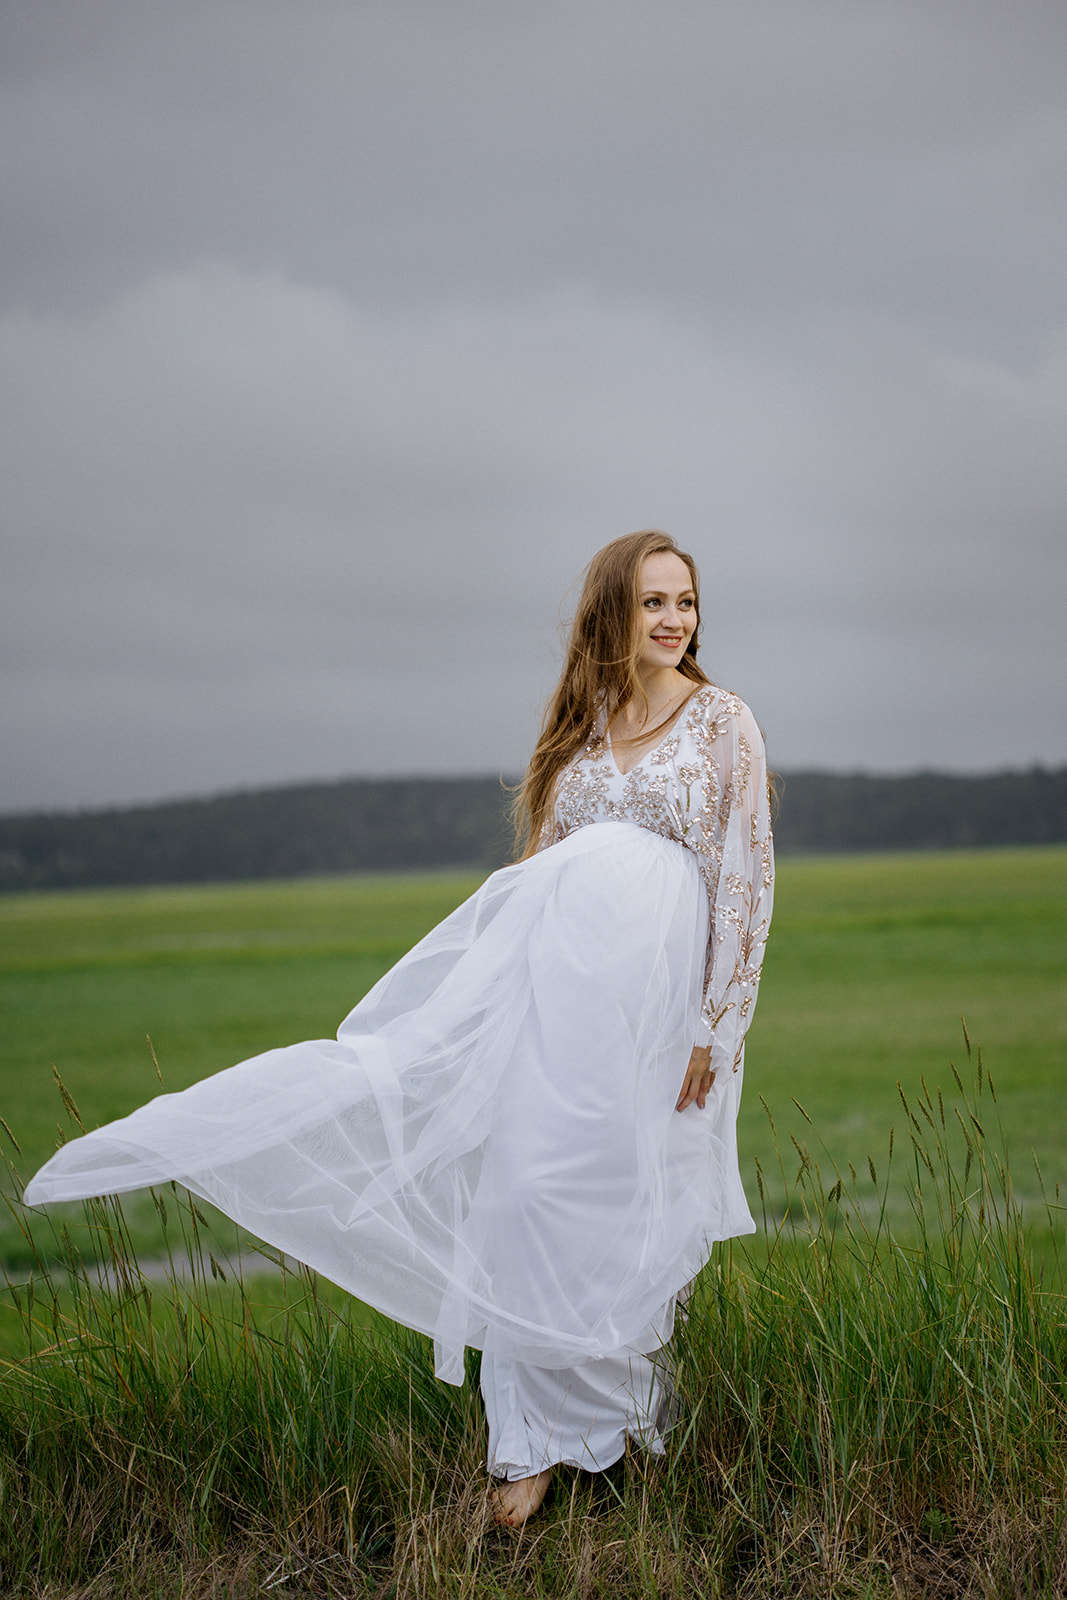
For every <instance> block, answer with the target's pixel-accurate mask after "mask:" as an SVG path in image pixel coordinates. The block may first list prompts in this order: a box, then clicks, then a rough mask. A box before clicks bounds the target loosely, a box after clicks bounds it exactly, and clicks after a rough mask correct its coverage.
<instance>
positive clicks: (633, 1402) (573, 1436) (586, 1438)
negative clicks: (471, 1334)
mask: <svg viewBox="0 0 1067 1600" xmlns="http://www.w3.org/2000/svg"><path fill="white" fill-rule="evenodd" d="M481 1387H482V1397H483V1399H484V1401H485V1414H486V1419H487V1421H488V1423H489V1463H488V1465H489V1471H490V1472H491V1473H492V1474H493V1476H494V1477H497V1478H530V1477H533V1475H534V1473H537V1472H541V1471H543V1470H544V1468H546V1467H551V1466H556V1465H561V1466H568V1467H583V1468H585V1470H586V1471H587V1472H603V1471H604V1469H605V1468H606V1467H610V1466H611V1465H612V1464H613V1463H614V1462H616V1461H618V1459H619V1457H620V1456H621V1455H622V1454H623V1452H624V1450H625V1449H626V1440H627V1438H628V1437H629V1438H633V1439H635V1440H636V1441H637V1442H638V1443H639V1444H641V1445H643V1446H644V1447H645V1448H646V1449H647V1450H650V1451H651V1452H652V1454H653V1455H662V1454H663V1451H664V1443H663V1435H664V1433H666V1431H667V1429H668V1426H669V1424H668V1420H667V1419H668V1413H669V1411H670V1406H671V1398H672V1389H671V1385H670V1380H669V1376H668V1372H667V1368H666V1366H665V1365H664V1358H663V1357H662V1356H661V1357H660V1358H659V1360H658V1361H653V1360H652V1359H651V1358H650V1357H649V1356H646V1355H641V1354H640V1353H639V1352H638V1351H636V1350H620V1351H616V1352H615V1353H614V1354H612V1355H609V1356H601V1357H600V1358H599V1360H596V1361H589V1362H586V1363H583V1365H582V1366H580V1367H564V1368H554V1367H532V1366H528V1365H527V1364H526V1363H525V1362H520V1361H513V1360H511V1359H510V1358H508V1357H506V1356H493V1355H489V1354H486V1355H483V1356H482V1382H481Z"/></svg>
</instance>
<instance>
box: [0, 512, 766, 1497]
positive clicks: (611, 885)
mask: <svg viewBox="0 0 1067 1600" xmlns="http://www.w3.org/2000/svg"><path fill="white" fill-rule="evenodd" d="M698 618H699V597H698V589H697V572H696V568H695V565H694V563H693V561H692V559H691V557H689V556H687V555H685V554H684V553H683V552H681V551H680V550H678V548H677V547H676V545H675V544H674V542H673V540H671V539H670V538H668V537H667V535H665V534H662V533H658V532H647V533H636V534H630V535H627V536H626V537H624V538H622V539H617V540H615V541H614V542H613V543H612V544H609V545H607V546H606V547H605V548H604V549H603V550H601V551H600V553H599V554H598V555H597V556H596V557H595V558H594V559H593V561H592V563H591V564H590V567H589V569H588V572H587V574H586V580H585V585H584V588H583V591H582V595H581V599H580V601H579V605H578V612H577V616H576V617H575V621H574V624H573V627H572V630H571V638H570V642H569V646H568V651H567V660H566V664H565V666H564V670H563V675H562V677H561V679H560V683H559V686H558V688H557V690H556V692H555V695H554V696H553V698H552V701H551V702H550V705H549V708H548V711H547V713H546V717H545V723H544V728H543V731H542V734H541V738H540V740H539V742H538V745H537V748H536V750H535V752H534V755H533V759H532V761H531V763H530V767H529V770H528V772H527V775H526V779H525V781H524V783H523V785H522V788H521V790H520V793H519V796H518V804H517V813H518V818H519V824H520V835H521V838H522V840H523V842H524V844H525V853H524V856H523V859H521V860H520V861H518V862H517V863H516V864H515V865H514V866H511V867H506V868H504V869H503V870H502V871H500V872H497V873H494V874H493V875H492V877H490V878H489V879H488V880H487V882H486V883H485V884H484V885H483V887H482V888H481V889H480V890H479V891H478V893H477V894H476V895H474V896H473V897H472V899H470V900H468V901H467V902H465V904H464V905H462V906H460V907H459V909H458V910H457V911H455V912H453V914H452V915H451V916H450V917H448V918H446V919H445V921H444V922H443V923H441V924H440V925H439V926H438V927H437V928H435V929H434V930H433V932H432V933H430V934H429V935H428V936H427V937H426V938H425V939H423V940H422V941H421V943H420V944H418V945H416V946H415V948H414V949H413V950H412V951H410V952H409V953H408V955H407V956H405V957H404V958H403V959H402V960H401V961H400V962H399V963H398V964H397V966H395V967H394V968H393V969H392V971H390V972H388V973H387V974H386V975H385V977H384V978H383V979H382V980H381V981H380V982H379V983H378V984H376V985H375V987H374V988H373V989H372V990H371V991H370V993H369V994H368V995H367V996H366V997H365V998H364V999H363V1000H362V1001H361V1002H360V1003H359V1005H357V1006H356V1008H355V1010H354V1011H353V1012H352V1013H351V1014H350V1015H349V1016H348V1017H347V1018H346V1019H345V1021H344V1022H343V1023H342V1024H341V1027H340V1029H339V1031H338V1035H337V1039H336V1040H312V1041H308V1042H305V1043H302V1044H296V1045H290V1046H287V1047H285V1048H283V1049H279V1050H272V1051H269V1052H267V1053H266V1054H265V1055H261V1056H257V1057H254V1058H253V1059H252V1060H251V1061H246V1062H243V1063H241V1064H240V1065H239V1066H236V1067H231V1068H229V1069H228V1070H227V1071H225V1072H221V1073H218V1074H217V1075H216V1076H215V1077H213V1078H208V1079H206V1080H204V1081H203V1082H201V1083H198V1084H194V1085H193V1086H192V1087H191V1088H190V1089H187V1090H185V1091H184V1092H183V1093H181V1094H177V1095H163V1096H160V1097H159V1098H158V1099H156V1100H154V1101H152V1102H151V1104H150V1105H147V1106H144V1107H142V1108H141V1109H140V1110H139V1111H136V1112H134V1113H133V1115H132V1116H130V1117H126V1118H124V1119H123V1120H122V1121H120V1122H115V1123H111V1124H109V1125H108V1126H107V1127H105V1128H100V1129H97V1130H95V1131H94V1132H92V1133H90V1134H87V1135H85V1136H84V1137H83V1138H80V1139H76V1140H73V1141H72V1142H71V1143H69V1144H67V1145H64V1146H63V1147H62V1149H60V1150H59V1151H57V1153H56V1154H55V1155H54V1156H53V1157H52V1159H51V1160H50V1161H49V1162H48V1163H47V1164H46V1165H45V1166H44V1167H43V1168H42V1169H41V1171H40V1172H39V1173H38V1174H37V1176H36V1177H35V1178H34V1179H33V1181H32V1182H31V1184H30V1186H29V1188H28V1189H27V1190H26V1196H25V1198H26V1201H27V1202H28V1203H29V1204H37V1203H39V1202H47V1201H59V1200H70V1199H79V1198H84V1197H86V1196H88V1195H93V1194H103V1193H114V1192H120V1191H124V1190H129V1189H135V1188H140V1187H143V1186H144V1185H147V1184H159V1183H165V1182H167V1181H170V1180H176V1181H178V1182H179V1183H182V1184H184V1185H185V1186H186V1187H188V1188H189V1189H191V1190H192V1191H193V1192H194V1193H195V1194H198V1195H200V1196H202V1197H203V1198H204V1199H206V1200H209V1201H211V1202H212V1203H213V1204H215V1205H217V1206H218V1207H219V1208H220V1209H221V1210H223V1211H225V1212H226V1213H227V1214H228V1215H229V1216H231V1217H233V1218H234V1220H235V1221H237V1222H238V1223H241V1224H242V1225H243V1226H245V1227H247V1228H249V1229H251V1230H252V1231H253V1232H255V1233H257V1234H259V1235H260V1236H261V1237H262V1238H264V1239H267V1240H268V1241H269V1242H270V1243H272V1244H274V1245H276V1246H277V1247H279V1248H280V1249H282V1250H284V1251H285V1252H287V1253H288V1254H290V1255H292V1256H294V1257H296V1258H297V1259H298V1260H301V1261H304V1262H306V1263H307V1264H308V1265H309V1266H311V1267H314V1268H316V1269H317V1270H319V1271H321V1272H323V1273H324V1274H325V1275H326V1276H327V1277H330V1278H332V1279H333V1280H334V1281H335V1282H336V1283H339V1284H341V1285H342V1286H343V1287H345V1288H346V1289H348V1290H350V1291H351V1292H352V1293H353V1294H355V1295H357V1296H358V1297H359V1298H360V1299H361V1300H364V1301H366V1302H368V1303H369V1304H371V1305H374V1306H377V1307H378V1309H379V1310H381V1311H383V1312H385V1313H386V1314H387V1315H389V1316H391V1317H393V1318H395V1319H396V1320H397V1321H400V1322H403V1323H406V1324H407V1325H409V1326H411V1327H414V1328H418V1329H421V1330H422V1331H423V1332H425V1333H427V1334H429V1335H430V1336H431V1337H432V1338H433V1340H434V1355H435V1368H436V1371H437V1374H438V1376H439V1377H441V1378H443V1379H445V1380H446V1381H447V1382H451V1383H462V1381H463V1375H464V1363H463V1352H464V1349H465V1347H466V1346H468V1345H470V1346H473V1347H475V1348H478V1349H480V1350H481V1351H482V1352H483V1354H482V1365H481V1384H482V1392H483V1395H484V1398H485V1405H486V1413H487V1418H488V1423H489V1469H490V1471H491V1472H492V1473H493V1474H494V1475H495V1476H496V1477H498V1478H501V1479H503V1480H505V1481H504V1482H503V1484H502V1485H501V1486H500V1487H499V1488H498V1489H497V1491H496V1493H495V1495H494V1507H495V1512H496V1516H497V1519H498V1520H499V1521H501V1522H505V1523H509V1524H511V1525H519V1524H521V1523H523V1522H524V1521H525V1520H526V1519H527V1517H529V1516H530V1515H531V1514H532V1513H533V1512H534V1511H536V1510H537V1509H538V1507H539V1506H540V1505H541V1503H542V1501H543V1499H544V1496H545V1493H546V1490H547V1488H548V1484H549V1481H550V1477H551V1472H552V1469H553V1467H554V1466H555V1465H557V1464H559V1463H568V1464H572V1465H576V1466H581V1467H586V1468H589V1469H592V1470H600V1469H603V1468H604V1467H607V1466H610V1465H611V1464H612V1462H614V1461H615V1460H617V1459H618V1457H619V1456H620V1455H621V1454H622V1452H623V1450H624V1449H625V1445H626V1439H627V1437H628V1436H633V1437H635V1438H637V1439H639V1440H640V1441H641V1442H642V1443H644V1444H646V1445H647V1446H648V1447H649V1448H651V1449H652V1450H654V1451H661V1450H662V1449H663V1443H662V1436H661V1434H662V1418H663V1416H664V1415H665V1411H666V1402H667V1398H668V1397H667V1394H666V1384H665V1380H664V1375H663V1373H662V1371H661V1369H660V1368H659V1367H657V1364H656V1360H655V1353H656V1352H657V1351H659V1350H661V1349H662V1348H663V1346H664V1345H665V1343H666V1341H667V1340H668V1339H669V1338H670V1335H671V1331H672V1327H673V1320H674V1306H675V1301H676V1298H677V1296H678V1295H679V1293H680V1292H681V1291H683V1290H684V1289H685V1286H686V1285H687V1284H688V1283H689V1282H690V1281H691V1280H692V1278H693V1277H694V1276H695V1275H696V1273H697V1272H698V1271H699V1270H700V1268H701V1266H702V1265H703V1264H704V1262H705V1261H706V1259H707V1256H708V1251H709V1247H710V1244H711V1243H712V1242H713V1241H715V1240H717V1239H724V1238H729V1237H732V1236H733V1235H735V1234H739V1233H746V1232H751V1231H752V1229H753V1226H754V1225H753V1222H752V1219H751V1217H750V1215H749V1212H748V1207H747V1205H746V1203H745V1198H744V1194H743V1191H742V1188H741V1182H740V1176H739V1173H738V1167H737V1153H736V1139H735V1123H736V1117H737V1108H738V1102H739V1098H740V1091H741V1070H742V1062H743V1047H744V1036H745V1031H746V1029H747V1027H748V1023H749V1021H750V1019H751V1015H752V1007H753V1004H754V1001H755V997H756V988H757V984H758V982H759V975H760V963H761V959H762V951H763V945H764V941H765V939H766V935H767V927H768V924H769V920H770V912H771V891H772V875H773V874H772V856H771V837H770V826H769V815H768V801H767V783H766V770H765V766H764V759H763V742H762V739H761V737H760V733H759V730H758V728H757V727H756V724H755V722H754V720H753V718H752V716H751V714H750V712H749V711H748V709H747V707H745V706H744V705H743V704H742V702H741V701H740V700H738V699H737V698H736V696H734V695H730V694H727V693H725V692H723V691H722V690H720V689H717V688H715V687H713V686H712V685H711V684H710V683H709V682H708V679H707V678H706V677H705V675H704V673H703V672H702V671H701V669H700V667H699V666H698V665H697V660H696V651H697V630H698ZM679 1113H680V1114H679Z"/></svg>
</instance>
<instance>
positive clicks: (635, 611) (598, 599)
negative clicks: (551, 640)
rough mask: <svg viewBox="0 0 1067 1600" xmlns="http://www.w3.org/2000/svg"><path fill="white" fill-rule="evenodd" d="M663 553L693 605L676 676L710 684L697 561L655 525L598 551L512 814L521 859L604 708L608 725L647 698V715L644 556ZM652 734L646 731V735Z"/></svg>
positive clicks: (528, 852)
mask: <svg viewBox="0 0 1067 1600" xmlns="http://www.w3.org/2000/svg"><path fill="white" fill-rule="evenodd" d="M661 553H669V554H670V555H673V556H677V557H678V558H679V560H680V561H684V562H685V564H686V566H687V567H688V568H689V575H690V578H691V580H692V585H693V595H694V598H695V601H696V614H697V626H696V628H695V629H694V630H693V634H692V637H691V638H690V640H689V643H688V645H687V646H686V650H685V654H684V655H683V656H682V659H681V661H679V663H678V671H679V672H680V673H682V675H683V676H684V677H686V678H690V679H691V680H692V681H693V683H696V684H699V683H707V682H708V681H709V680H708V678H707V676H706V674H705V673H704V672H703V670H702V669H701V668H700V667H699V666H698V665H697V646H698V644H699V639H700V575H699V573H698V572H697V567H696V562H695V561H694V560H693V558H692V556H691V555H687V554H686V552H685V551H684V550H679V548H678V546H677V545H676V544H675V542H674V540H673V539H672V538H671V537H670V535H669V534H666V533H662V532H660V530H659V529H657V528H650V529H646V530H645V531H644V532H642V533H627V534H624V535H623V537H622V538H621V539H613V540H612V541H611V543H610V544H606V545H605V546H604V548H603V550H598V551H597V553H596V555H595V556H594V557H593V559H592V561H590V563H589V565H588V567H587V568H586V570H585V575H584V582H583V584H582V592H581V597H580V598H579V601H578V609H577V611H576V612H575V616H574V621H573V622H572V623H571V629H570V636H569V638H568V640H567V653H566V659H565V661H564V666H563V671H562V673H561V674H560V680H559V683H558V684H557V685H556V688H555V690H554V692H553V694H552V697H551V699H550V700H549V702H548V705H547V707H546V709H545V715H544V720H543V721H542V723H541V736H540V738H539V739H538V741H537V745H536V747H535V749H534V753H533V755H532V756H531V758H530V765H529V766H528V767H527V769H526V776H525V778H524V779H523V781H522V783H521V785H520V786H519V789H518V791H517V793H516V795H515V802H514V805H513V807H512V815H513V820H514V823H515V843H516V852H517V854H518V855H519V856H520V857H524V856H529V855H532V854H533V852H534V851H535V850H536V848H537V842H538V840H539V839H540V837H541V831H542V829H543V828H544V825H545V822H546V821H547V819H548V815H549V812H550V811H551V808H552V801H553V795H554V791H555V787H556V779H557V778H558V777H559V775H560V773H561V772H562V771H563V768H564V767H565V766H566V765H567V763H568V761H570V760H571V758H572V757H573V756H575V755H577V753H578V751H579V750H580V749H581V748H582V746H583V745H584V744H585V743H586V741H587V740H588V739H589V737H590V735H591V734H592V732H593V730H594V727H595V725H596V720H597V716H598V714H599V713H600V711H601V710H602V709H603V711H604V713H605V715H606V717H607V719H608V720H609V721H610V719H611V718H612V717H613V716H615V714H616V712H618V711H621V710H622V708H623V707H624V706H626V705H628V704H629V703H630V701H631V700H645V709H646V714H647V709H648V703H647V700H646V698H645V693H644V690H643V689H642V687H641V680H640V678H639V676H638V672H637V662H638V657H639V656H640V653H641V644H642V638H643V630H642V628H641V626H640V622H639V601H640V579H641V563H642V562H643V561H644V559H645V557H646V556H654V555H660V554H661ZM668 720H669V719H668ZM665 725H666V724H664V726H665ZM654 731H655V730H653V729H649V733H652V732H654Z"/></svg>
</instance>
